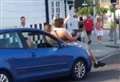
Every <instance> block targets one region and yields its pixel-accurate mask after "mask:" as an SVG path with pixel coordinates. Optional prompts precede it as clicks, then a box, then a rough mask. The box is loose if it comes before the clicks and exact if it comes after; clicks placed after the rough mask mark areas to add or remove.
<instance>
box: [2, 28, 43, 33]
mask: <svg viewBox="0 0 120 82" xmlns="http://www.w3.org/2000/svg"><path fill="white" fill-rule="evenodd" d="M22 31H39V32H42V33H44V31H42V30H40V29H33V28H5V29H0V33H7V32H22Z"/></svg>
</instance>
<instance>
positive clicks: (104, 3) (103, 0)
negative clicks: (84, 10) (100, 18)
mask: <svg viewBox="0 0 120 82" xmlns="http://www.w3.org/2000/svg"><path fill="white" fill-rule="evenodd" d="M98 3H99V6H100V7H103V8H110V6H111V0H99V2H98Z"/></svg>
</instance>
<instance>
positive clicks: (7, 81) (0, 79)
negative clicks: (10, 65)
mask: <svg viewBox="0 0 120 82" xmlns="http://www.w3.org/2000/svg"><path fill="white" fill-rule="evenodd" d="M0 82H13V81H12V78H11V77H10V75H9V73H7V72H5V71H0Z"/></svg>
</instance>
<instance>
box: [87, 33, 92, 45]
mask: <svg viewBox="0 0 120 82" xmlns="http://www.w3.org/2000/svg"><path fill="white" fill-rule="evenodd" d="M87 36H88V44H91V42H92V41H91V32H87Z"/></svg>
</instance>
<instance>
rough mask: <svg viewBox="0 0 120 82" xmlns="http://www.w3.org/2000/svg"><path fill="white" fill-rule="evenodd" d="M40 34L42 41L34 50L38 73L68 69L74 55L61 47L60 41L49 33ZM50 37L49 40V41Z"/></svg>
mask: <svg viewBox="0 0 120 82" xmlns="http://www.w3.org/2000/svg"><path fill="white" fill-rule="evenodd" d="M39 36H40V37H42V38H41V39H40V40H41V41H40V43H39V44H38V45H39V46H38V48H36V49H34V51H33V54H34V55H35V56H36V63H37V68H38V70H39V71H38V73H40V74H41V75H45V74H53V73H60V72H65V71H68V69H69V63H70V62H71V61H72V59H73V57H72V56H69V54H68V53H67V52H64V47H61V44H60V43H59V41H57V40H55V39H54V38H52V37H51V36H50V35H49V34H44V33H41V34H39ZM48 39H49V41H47V40H48ZM50 40H51V41H53V43H52V42H50Z"/></svg>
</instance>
